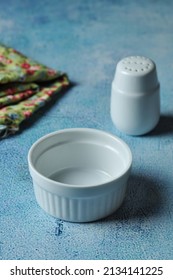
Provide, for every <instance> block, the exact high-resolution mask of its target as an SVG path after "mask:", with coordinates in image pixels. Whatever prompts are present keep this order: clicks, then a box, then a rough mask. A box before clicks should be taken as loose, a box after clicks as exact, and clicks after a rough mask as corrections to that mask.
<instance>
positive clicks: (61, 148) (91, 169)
mask: <svg viewBox="0 0 173 280" xmlns="http://www.w3.org/2000/svg"><path fill="white" fill-rule="evenodd" d="M29 158H30V162H31V164H32V166H33V167H34V168H35V169H36V171H37V172H39V173H40V174H41V175H43V176H44V177H46V178H49V179H51V180H54V181H56V182H59V183H63V184H67V185H76V186H86V185H88V186H92V185H98V184H102V183H105V182H108V181H111V180H112V179H114V178H117V177H119V176H121V175H122V174H124V173H125V172H126V170H127V169H128V168H129V166H130V165H131V153H130V150H129V148H128V146H127V145H126V144H125V143H124V142H123V141H121V140H120V139H119V138H117V137H114V136H112V135H111V134H108V133H105V132H102V131H99V130H95V129H66V130H63V131H59V132H56V133H52V134H50V135H48V136H45V137H43V138H42V139H40V140H38V141H37V142H36V143H35V144H34V145H33V147H32V148H31V150H30V153H29Z"/></svg>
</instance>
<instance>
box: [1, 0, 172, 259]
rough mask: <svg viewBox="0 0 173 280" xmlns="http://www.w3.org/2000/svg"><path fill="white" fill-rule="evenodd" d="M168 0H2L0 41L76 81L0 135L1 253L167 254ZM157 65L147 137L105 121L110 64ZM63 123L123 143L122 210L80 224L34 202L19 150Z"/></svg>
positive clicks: (163, 256)
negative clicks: (126, 168) (128, 157)
mask: <svg viewBox="0 0 173 280" xmlns="http://www.w3.org/2000/svg"><path fill="white" fill-rule="evenodd" d="M172 11H173V1H168V0H166V1H161V0H160V1H154V0H151V1H138V0H134V1H113V0H112V1H111V0H100V1H97V0H96V1H92V0H87V1H82V0H74V1H70V0H63V1H60V0H51V1H50V0H37V1H36V0H35V1H33V0H32V1H31V0H21V1H20V0H15V1H13V0H6V1H1V5H0V41H1V42H2V43H4V44H7V45H9V46H12V47H14V48H16V49H18V50H20V51H22V52H23V53H25V54H27V55H28V56H30V57H32V58H35V59H37V60H38V61H40V62H42V63H45V64H47V65H48V66H50V67H53V68H55V69H60V70H62V71H65V72H67V73H68V74H69V77H70V79H71V81H73V82H74V83H75V86H74V87H72V88H71V89H70V90H69V91H68V92H66V93H65V94H63V95H62V96H61V97H60V98H59V99H57V100H55V101H54V102H53V103H52V104H51V105H50V106H48V107H47V108H46V110H42V111H39V112H38V113H37V114H36V115H35V117H34V119H32V120H30V121H28V122H27V123H25V125H23V126H22V130H21V132H20V133H18V134H17V135H15V136H12V137H9V138H7V139H4V140H1V141H0V259H173V16H172ZM137 54H138V55H144V56H147V57H150V58H152V59H153V60H154V61H155V62H156V65H157V69H158V76H159V80H160V83H161V111H162V112H161V114H162V115H161V119H160V123H159V125H158V126H157V128H156V129H155V130H154V131H153V132H152V133H150V134H149V135H147V136H143V137H130V136H126V135H124V134H123V133H121V132H119V131H118V130H117V129H116V128H115V127H114V126H113V124H112V121H111V119H110V92H111V82H112V79H113V76H114V72H115V66H116V63H117V62H118V60H119V59H121V58H123V57H124V56H128V55H137ZM68 127H93V128H98V129H103V130H105V131H109V132H111V133H113V134H115V135H117V136H119V137H121V138H122V139H123V140H125V141H126V142H127V143H128V145H129V146H130V148H131V150H132V153H133V158H134V161H133V169H132V175H131V177H130V180H129V185H128V192H127V195H126V198H125V201H124V203H123V205H122V207H121V208H120V209H119V210H118V211H117V212H116V213H115V214H113V215H111V216H110V217H108V218H106V219H104V220H101V221H98V222H94V223H86V224H73V223H68V222H63V221H61V220H58V219H54V218H52V217H50V216H49V215H47V214H46V213H44V211H43V210H41V209H40V208H39V206H38V205H37V202H36V200H35V196H34V193H33V187H32V181H31V178H30V175H29V171H28V165H27V153H28V150H29V148H30V146H31V145H32V144H33V142H34V141H35V140H37V139H38V138H39V137H41V136H43V135H45V134H47V133H49V132H52V131H56V130H59V129H63V128H68Z"/></svg>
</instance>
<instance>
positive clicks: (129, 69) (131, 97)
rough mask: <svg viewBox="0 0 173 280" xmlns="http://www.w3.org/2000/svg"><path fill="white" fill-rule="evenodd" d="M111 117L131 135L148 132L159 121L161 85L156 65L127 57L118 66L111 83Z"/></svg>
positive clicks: (143, 58)
mask: <svg viewBox="0 0 173 280" xmlns="http://www.w3.org/2000/svg"><path fill="white" fill-rule="evenodd" d="M111 117H112V120H113V122H114V124H115V126H116V127H117V128H118V129H119V130H121V131H122V132H125V133H127V134H130V135H142V134H146V133H148V132H149V131H151V130H152V129H153V128H154V127H155V126H156V125H157V123H158V121H159V118H160V84H159V81H158V78H157V71H156V65H155V63H154V62H153V61H152V60H151V59H149V58H146V57H143V56H130V57H126V58H124V59H122V60H120V61H119V62H118V64H117V67H116V71H115V77H114V80H113V82H112V93H111Z"/></svg>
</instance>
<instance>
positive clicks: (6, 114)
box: [0, 45, 70, 137]
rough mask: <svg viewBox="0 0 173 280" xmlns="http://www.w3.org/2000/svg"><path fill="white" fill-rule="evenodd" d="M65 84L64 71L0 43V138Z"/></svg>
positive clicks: (18, 126) (12, 131) (17, 128)
mask: <svg viewBox="0 0 173 280" xmlns="http://www.w3.org/2000/svg"><path fill="white" fill-rule="evenodd" d="M69 84H70V82H69V79H68V77H67V75H66V74H64V73H62V72H60V71H55V70H53V69H51V68H49V67H46V66H44V65H43V64H40V63H38V62H37V61H34V60H32V59H30V58H28V57H26V56H25V55H23V54H22V53H20V52H18V51H16V50H14V49H13V48H9V47H6V46H4V45H0V137H5V136H7V135H9V134H11V133H15V132H16V131H18V130H19V128H20V124H21V122H23V121H24V120H25V119H27V118H29V117H30V116H32V115H33V113H34V112H35V111H36V110H38V109H39V108H40V107H43V106H44V105H45V104H46V103H47V102H48V101H50V100H51V99H52V97H53V95H55V94H57V93H59V92H60V91H61V90H62V89H64V88H66V87H67V86H69Z"/></svg>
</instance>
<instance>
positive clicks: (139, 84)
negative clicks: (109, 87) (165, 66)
mask: <svg viewBox="0 0 173 280" xmlns="http://www.w3.org/2000/svg"><path fill="white" fill-rule="evenodd" d="M113 86H115V87H116V88H118V89H119V90H121V91H122V92H125V93H129V94H131V93H134V94H135V93H138V94H139V93H141V94H144V93H148V92H147V91H152V90H154V89H155V88H157V87H158V86H159V82H158V78H157V72H156V66H155V63H154V62H153V61H152V60H151V59H149V58H146V57H144V56H129V57H126V58H124V59H122V60H120V61H119V62H118V64H117V67H116V75H115V78H114V80H113Z"/></svg>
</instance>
